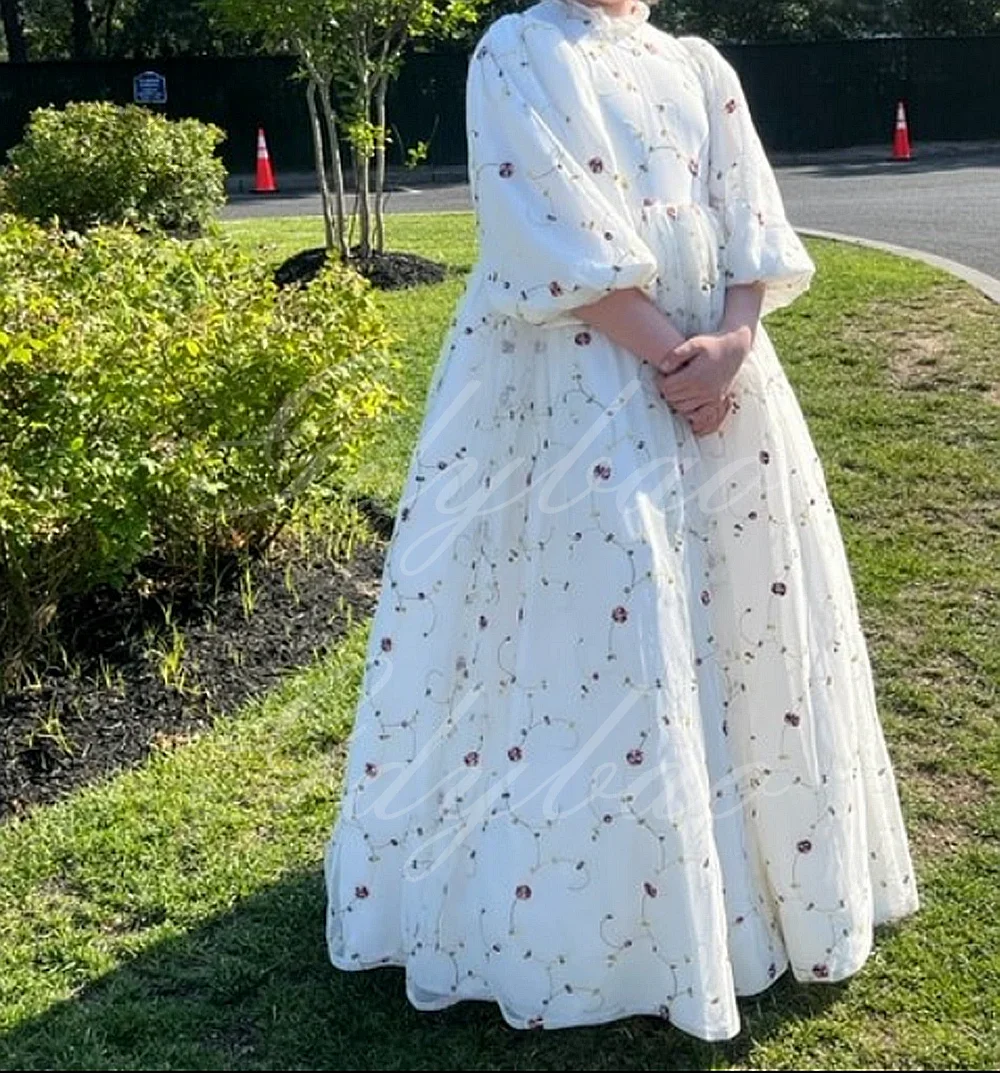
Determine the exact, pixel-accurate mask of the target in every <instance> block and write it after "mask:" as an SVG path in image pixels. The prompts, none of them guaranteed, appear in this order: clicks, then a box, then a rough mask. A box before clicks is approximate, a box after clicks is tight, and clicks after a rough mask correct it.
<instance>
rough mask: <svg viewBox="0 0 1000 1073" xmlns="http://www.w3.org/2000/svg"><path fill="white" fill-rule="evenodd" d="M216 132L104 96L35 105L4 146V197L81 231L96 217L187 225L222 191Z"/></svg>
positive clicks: (203, 217) (8, 205) (18, 208)
mask: <svg viewBox="0 0 1000 1073" xmlns="http://www.w3.org/2000/svg"><path fill="white" fill-rule="evenodd" d="M224 137H225V134H224V132H223V131H222V130H221V129H220V128H219V127H217V126H215V125H214V124H211V123H202V122H201V121H199V120H197V119H179V120H170V119H167V118H166V117H164V116H161V115H157V114H155V113H154V112H151V111H150V110H149V109H148V108H142V107H140V106H138V105H134V104H129V105H124V106H119V105H115V104H111V103H109V102H108V101H81V102H71V103H70V104H67V105H66V107H65V108H64V109H57V108H52V107H49V108H36V109H35V111H33V112H32V113H31V119H30V121H29V124H28V129H27V132H26V134H25V138H24V141H23V142H22V143H21V144H20V145H17V146H15V147H14V148H13V149H11V151H10V152H9V154H8V159H9V161H10V163H9V166H8V167H7V169H5V173H4V188H5V189H4V195H3V196H4V204H3V207H4V208H5V209H7V210H9V211H12V212H16V213H19V214H20V215H22V216H27V217H29V218H30V219H33V220H38V221H40V222H42V223H47V222H49V221H51V220H53V219H57V220H58V222H59V224H60V225H61V226H63V227H66V228H71V229H74V230H78V231H82V230H84V229H86V228H88V227H93V226H94V225H96V224H101V223H103V224H119V223H121V224H129V225H130V226H133V227H136V228H139V229H144V228H151V227H160V228H164V229H166V230H170V231H177V232H181V233H186V234H196V233H198V232H200V231H201V230H202V228H203V227H204V225H205V224H206V223H207V221H208V220H209V219H210V218H211V217H212V215H213V213H214V212H215V210H216V209H217V208H218V207H219V206H220V205H222V204H223V203H224V201H225V180H226V169H225V166H224V165H223V163H222V161H221V160H220V159H219V158H218V157H217V156H216V155H215V149H216V146H217V145H218V144H219V143H220V142H221V141H222V140H223V138H224Z"/></svg>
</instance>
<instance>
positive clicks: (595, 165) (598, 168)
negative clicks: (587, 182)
mask: <svg viewBox="0 0 1000 1073" xmlns="http://www.w3.org/2000/svg"><path fill="white" fill-rule="evenodd" d="M587 167H588V168H590V170H591V171H592V172H593V173H594V174H595V175H600V174H601V172H602V171H604V161H603V160H601V158H600V157H599V156H592V157H591V158H590V159H589V160H588V161H587Z"/></svg>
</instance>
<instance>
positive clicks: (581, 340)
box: [573, 332, 590, 346]
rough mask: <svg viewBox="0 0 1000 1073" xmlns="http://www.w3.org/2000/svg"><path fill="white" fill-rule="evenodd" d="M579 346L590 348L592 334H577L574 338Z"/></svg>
mask: <svg viewBox="0 0 1000 1073" xmlns="http://www.w3.org/2000/svg"><path fill="white" fill-rule="evenodd" d="M573 342H574V343H576V345H577V346H590V332H577V333H576V335H575V336H574V337H573Z"/></svg>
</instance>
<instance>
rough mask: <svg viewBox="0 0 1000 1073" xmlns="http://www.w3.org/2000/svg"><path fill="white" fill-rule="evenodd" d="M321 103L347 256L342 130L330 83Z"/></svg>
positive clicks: (342, 246) (342, 247) (339, 233)
mask: <svg viewBox="0 0 1000 1073" xmlns="http://www.w3.org/2000/svg"><path fill="white" fill-rule="evenodd" d="M319 93H320V96H319V99H320V104H321V105H322V108H323V116H324V118H325V119H326V133H327V137H328V138H329V140H330V157H331V160H332V163H333V189H334V192H335V194H336V198H337V241H338V243H339V244H340V255H341V257H343V258H345V259H346V258H347V256H348V255H349V252H350V251H349V250H348V247H347V205H346V202H345V195H344V163H343V160H342V159H341V156H340V132H339V131H338V129H337V113H336V112H335V111H334V108H333V100H332V99H331V97H330V84H329V82H324V83H323V84H322V85H321V86H320V91H319Z"/></svg>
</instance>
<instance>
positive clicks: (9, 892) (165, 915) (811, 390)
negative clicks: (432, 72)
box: [0, 216, 1000, 1070]
mask: <svg viewBox="0 0 1000 1073" xmlns="http://www.w3.org/2000/svg"><path fill="white" fill-rule="evenodd" d="M389 227H390V231H389V235H390V242H391V245H392V246H393V247H395V248H406V249H413V250H416V251H418V252H422V253H426V254H429V255H430V256H442V255H443V256H445V257H446V258H447V260H448V261H449V262H450V263H452V264H453V265H455V266H456V267H457V268H458V269H459V271H458V272H456V274H455V275H454V277H453V278H452V279H451V280H450V281H449V282H447V283H445V284H442V285H441V286H439V287H436V288H433V289H428V290H422V291H416V292H410V293H401V294H394V295H386V296H384V298H382V299H381V300H382V301H384V303H385V308H386V310H387V312H388V315H389V316H390V317H391V318H392V320H393V322H394V324H395V325H396V327H397V329H398V330H399V331H400V334H401V336H402V338H403V342H402V343H401V344H400V346H401V353H402V354H403V355H404V356H405V357H406V359H407V362H406V370H405V374H404V380H405V383H404V384H403V385H402V388H403V389H404V390H406V392H407V393H408V395H409V396H410V397H411V399H412V401H413V404H414V405H413V408H412V411H411V413H410V414H408V415H407V417H406V419H405V420H401V421H400V422H399V426H398V428H396V429H394V430H392V433H391V434H389V435H387V436H386V437H385V438H384V439H383V440H381V441H380V442H379V443H377V444H373V445H372V446H371V449H370V451H369V453H368V457H367V459H366V460H365V463H364V465H363V466H362V467H360V469H359V470H358V473H357V474H356V480H357V481H358V484H359V486H361V487H364V488H365V489H366V490H368V491H370V492H371V493H372V494H375V495H377V496H378V497H379V498H382V499H383V500H385V501H386V502H388V503H390V504H395V503H396V502H398V496H399V493H400V491H401V486H402V481H403V479H404V477H405V473H406V468H407V463H408V460H409V452H410V450H411V449H412V446H413V438H414V436H415V434H416V431H417V428H418V426H419V420H420V416H421V408H422V403H423V399H424V395H425V392H426V388H427V385H428V382H429V378H430V375H431V372H432V370H433V366H434V362H435V361H436V359H437V356H438V351H439V348H440V344H441V340H442V338H443V335H444V332H445V331H446V329H447V327H448V324H449V322H450V318H451V316H452V315H453V313H454V305H455V302H456V301H457V300H458V298H459V296H460V294H461V289H462V279H461V270H463V269H465V268H467V267H468V266H469V265H470V264H471V263H472V259H473V255H474V249H473V241H474V236H473V229H472V222H471V217H468V216H442V217H436V218H433V217H432V218H428V217H420V218H418V217H392V218H391V219H390V221H389ZM233 230H234V232H235V233H236V234H238V235H239V237H240V241H243V242H246V243H248V244H254V245H258V246H260V248H261V249H262V254H263V255H264V256H267V257H269V258H271V259H274V260H280V259H281V258H282V257H283V256H286V255H287V254H288V253H292V252H294V251H295V250H296V249H300V248H302V247H304V246H307V245H315V244H317V243H318V242H319V238H320V230H319V227H318V225H317V223H316V221H288V220H275V221H269V222H267V223H264V224H262V223H260V222H256V221H255V222H253V223H252V224H247V225H244V224H240V225H238V226H234V227H233ZM806 241H807V245H808V246H809V249H810V251H811V253H812V254H813V256H814V258H815V260H816V263H817V266H818V274H817V278H816V281H815V283H814V286H813V289H812V290H811V291H810V292H809V293H808V294H807V295H805V296H803V297H802V298H801V299H799V301H798V302H796V303H795V304H794V305H793V306H791V307H790V308H788V309H785V310H781V311H779V312H778V313H776V314H774V315H773V316H771V317H769V318H768V320H767V328H768V331H769V332H770V334H771V336H772V338H773V339H774V342H775V345H776V347H777V349H778V352H779V354H780V355H781V357H782V360H783V362H784V364H785V367H786V369H787V371H788V375H789V377H790V379H791V380H792V382H793V385H794V386H795V388H796V390H797V392H798V394H799V397H800V399H801V401H802V405H803V409H804V411H805V413H806V416H807V418H808V420H809V424H810V428H811V430H812V432H813V436H814V439H815V441H816V445H817V449H818V451H819V453H820V456H821V458H822V459H823V462H824V467H825V469H826V473H827V479H828V483H829V486H830V490H831V494H832V496H833V499H834V502H835V504H836V506H837V508H838V511H839V517H840V520H841V525H842V529H843V532H844V536H845V540H846V542H847V544H848V553H849V556H850V560H851V563H852V567H853V571H854V577H855V582H856V586H857V590H858V596H859V602H860V605H861V612H862V617H863V624H864V627H865V631H866V635H867V637H868V638H869V643H870V650H871V655H872V660H873V665H874V669H875V675H876V686H877V689H878V695H879V699H880V705H881V712H882V718H883V723H884V726H885V729H886V733H887V737H888V739H889V745H890V750H891V752H892V755H893V757H894V760H895V762H896V766H897V773H898V775H899V780H900V788H901V792H902V795H903V802H904V807H905V810H906V815H907V821H908V825H909V829H910V831H911V835H912V840H913V850H914V855H915V860H916V865H917V872H918V881H919V883H920V888H921V893H922V896H923V908H922V910H921V912H920V913H919V914H917V915H916V916H914V917H912V918H910V919H908V920H907V921H905V922H903V923H902V924H900V925H899V926H897V927H895V928H892V929H883V930H882V931H881V932H880V935H879V937H878V942H877V945H876V949H875V952H874V954H873V955H872V958H871V959H870V961H869V963H868V965H867V966H866V967H865V969H864V970H863V971H862V972H861V973H860V974H859V975H857V976H856V977H854V978H853V979H851V980H849V981H847V982H845V983H843V984H836V985H823V984H814V985H811V986H807V985H797V984H795V983H794V982H792V981H790V980H789V979H787V978H783V979H782V980H780V981H778V983H777V984H776V985H775V986H774V987H773V988H772V989H771V990H770V991H768V992H766V993H765V994H763V995H761V996H759V997H757V998H755V999H749V1000H744V1001H743V1002H742V1003H741V1007H742V1010H743V1014H744V1029H743V1032H742V1033H741V1035H740V1036H739V1037H738V1038H737V1039H736V1040H734V1041H731V1042H728V1043H724V1044H704V1043H700V1042H699V1041H696V1040H693V1039H692V1038H691V1037H688V1036H685V1035H683V1034H681V1033H680V1032H677V1031H676V1030H674V1029H672V1028H670V1027H669V1026H668V1025H666V1024H664V1023H662V1022H660V1021H657V1020H654V1019H651V1018H632V1019H630V1020H627V1021H619V1022H613V1023H610V1024H607V1025H603V1026H598V1027H594V1028H587V1029H563V1030H560V1031H553V1032H517V1031H515V1030H513V1029H510V1028H508V1027H507V1026H506V1025H505V1024H504V1022H503V1021H502V1019H501V1017H500V1015H499V1013H498V1011H497V1010H496V1008H495V1007H494V1006H493V1005H492V1004H486V1003H463V1004H460V1005H458V1006H455V1007H453V1008H451V1009H450V1010H446V1011H442V1012H440V1013H434V1014H430V1013H423V1012H418V1011H416V1010H414V1009H412V1008H411V1007H410V1006H409V1004H408V1003H407V1001H406V998H405V994H404V989H403V976H402V972H401V970H398V969H391V968H386V969H380V970H372V971H368V972H363V973H355V974H351V973H343V972H339V971H337V970H335V969H333V968H332V967H330V965H329V964H328V962H327V958H326V950H325V946H324V936H323V908H324V891H323V883H322V874H321V871H320V863H321V853H322V846H323V843H324V841H325V839H326V838H327V836H328V833H329V830H330V827H331V825H332V822H333V819H334V815H335V811H336V807H337V803H338V791H339V785H340V778H341V774H342V765H343V760H344V743H345V739H346V737H347V735H348V733H349V731H350V726H351V719H352V716H353V708H354V701H355V697H356V695H357V691H358V688H359V686H360V681H361V671H362V667H363V661H364V653H365V643H366V639H367V629H368V627H367V625H366V624H360V625H357V626H355V627H354V628H353V629H352V630H351V631H350V633H349V634H348V635H347V636H346V637H345V639H344V640H343V641H342V643H341V644H340V645H339V646H338V647H337V649H336V650H335V651H334V653H333V654H332V656H331V657H330V658H329V659H327V660H326V661H325V662H322V663H320V664H317V665H315V666H313V667H311V668H309V669H308V670H307V671H304V672H303V673H301V674H300V675H298V676H296V677H294V678H292V679H291V680H289V681H287V682H286V683H285V684H284V685H283V686H282V687H281V688H280V689H279V690H278V691H277V692H275V693H273V694H271V695H270V696H268V697H267V698H265V699H264V700H262V701H260V702H258V703H255V704H253V705H251V706H250V707H248V708H247V709H246V710H245V711H244V712H243V713H241V715H240V716H239V717H238V718H236V719H232V720H229V721H227V722H224V723H220V724H219V725H218V726H217V728H216V729H215V730H214V731H212V732H211V733H208V734H206V735H204V736H203V737H201V738H199V739H197V740H195V741H193V742H191V743H188V744H182V745H178V746H175V747H172V748H169V749H166V750H164V751H161V752H159V753H157V754H156V755H155V756H154V758H153V759H152V760H151V762H150V763H148V764H147V765H146V766H145V767H143V768H141V769H137V770H135V771H132V772H129V773H128V774H125V775H122V776H119V777H117V778H115V779H113V780H109V781H108V782H107V783H105V784H103V785H99V786H95V787H93V788H91V789H88V790H86V791H84V792H81V793H78V794H76V795H74V796H73V797H72V798H70V799H68V800H66V801H64V802H62V803H61V804H59V805H56V806H53V807H48V808H42V809H38V810H36V811H35V812H33V813H31V814H29V815H28V816H27V817H26V818H24V819H22V820H19V821H17V822H16V823H12V824H10V825H9V826H7V827H5V828H3V829H0V1033H2V1035H0V1067H3V1068H18V1067H20V1068H31V1069H41V1068H62V1069H112V1068H114V1069H279V1068H280V1069H337V1068H348V1069H438V1068H443V1069H569V1068H580V1069H609V1070H616V1069H692V1068H706V1069H709V1068H711V1069H726V1068H739V1069H747V1068H753V1069H832V1068H838V1069H857V1068H883V1069H934V1068H948V1069H953V1068H968V1069H972V1068H985V1069H990V1068H997V1067H998V1064H1000V1027H998V1020H997V1017H996V1012H997V1009H998V1004H1000V960H998V958H997V954H996V952H997V950H998V949H1000V849H998V834H1000V803H998V796H1000V795H998V794H997V781H998V773H1000V732H998V729H997V725H996V715H997V697H998V682H1000V644H998V640H997V630H996V623H997V621H998V618H1000V607H998V604H1000V561H998V554H1000V553H998V530H1000V517H998V505H1000V388H998V383H997V364H996V358H995V355H996V354H997V353H998V352H1000V310H998V308H997V307H996V306H994V305H992V304H991V303H990V302H989V301H988V300H986V299H985V298H982V297H981V296H979V295H978V293H976V292H975V291H973V290H971V289H970V288H969V287H967V286H966V285H964V284H961V283H957V282H955V281H953V280H952V279H951V278H950V277H948V276H946V275H944V274H942V273H940V272H938V271H936V270H934V269H931V268H928V267H926V266H924V265H921V264H918V263H915V262H911V261H907V260H901V259H897V258H894V257H891V256H889V255H885V254H881V253H877V252H873V251H871V250H864V249H860V248H857V247H851V246H841V245H839V244H836V243H833V242H829V241H825V240H818V239H807V240H806Z"/></svg>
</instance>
